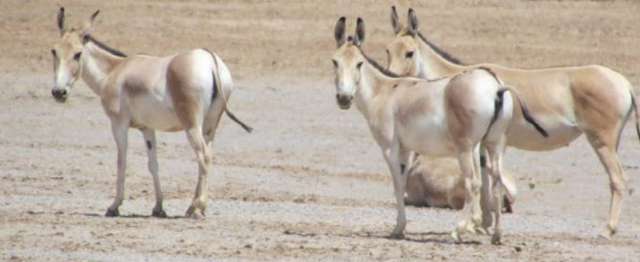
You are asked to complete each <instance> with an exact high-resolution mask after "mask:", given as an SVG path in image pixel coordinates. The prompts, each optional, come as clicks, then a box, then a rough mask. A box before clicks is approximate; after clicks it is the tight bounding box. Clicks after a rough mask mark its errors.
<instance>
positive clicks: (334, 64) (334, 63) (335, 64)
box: [332, 60, 338, 68]
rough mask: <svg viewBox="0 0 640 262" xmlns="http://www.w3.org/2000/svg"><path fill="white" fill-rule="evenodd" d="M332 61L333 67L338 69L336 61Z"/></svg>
mask: <svg viewBox="0 0 640 262" xmlns="http://www.w3.org/2000/svg"><path fill="white" fill-rule="evenodd" d="M332 61H333V67H335V68H338V61H336V60H332Z"/></svg>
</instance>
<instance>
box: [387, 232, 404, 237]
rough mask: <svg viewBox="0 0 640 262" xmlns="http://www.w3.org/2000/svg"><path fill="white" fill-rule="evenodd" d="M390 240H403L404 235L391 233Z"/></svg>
mask: <svg viewBox="0 0 640 262" xmlns="http://www.w3.org/2000/svg"><path fill="white" fill-rule="evenodd" d="M389 238H390V239H404V233H402V232H395V231H394V232H392V233H391V235H389Z"/></svg>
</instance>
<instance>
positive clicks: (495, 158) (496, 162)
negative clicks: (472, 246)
mask: <svg viewBox="0 0 640 262" xmlns="http://www.w3.org/2000/svg"><path fill="white" fill-rule="evenodd" d="M486 145H487V153H488V154H489V160H490V161H491V165H490V167H489V170H488V171H489V172H488V173H489V174H490V175H491V178H492V179H491V180H492V183H491V190H492V195H491V196H492V198H491V204H492V206H493V209H492V213H493V214H494V215H495V219H494V228H493V236H492V238H491V243H492V244H494V245H499V244H500V243H501V238H502V229H501V228H500V217H501V215H502V201H503V199H504V196H503V193H502V188H503V184H502V159H503V152H504V148H505V146H506V137H503V139H501V140H500V141H498V142H495V143H487V144H486Z"/></svg>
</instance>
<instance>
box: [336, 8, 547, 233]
mask: <svg viewBox="0 0 640 262" xmlns="http://www.w3.org/2000/svg"><path fill="white" fill-rule="evenodd" d="M345 21H346V19H345V18H344V17H342V18H340V19H339V20H338V22H337V23H336V27H335V40H336V43H337V48H338V50H337V51H336V52H335V54H334V55H333V63H334V66H335V74H336V81H335V83H336V89H337V94H336V99H337V102H338V105H339V106H340V108H342V109H345V110H346V109H349V108H350V106H351V104H352V102H355V105H356V107H357V108H358V110H359V111H360V112H361V113H362V114H363V116H364V117H365V118H366V120H367V122H368V124H369V128H370V129H371V132H372V134H373V137H374V138H375V140H376V142H377V143H378V145H379V146H380V148H381V150H382V153H383V156H384V158H385V160H386V161H387V164H388V165H389V169H390V170H391V174H392V177H393V185H394V192H395V198H396V207H397V212H398V217H397V224H396V228H395V229H394V231H393V232H392V237H397V238H401V237H403V232H404V229H405V226H406V217H405V208H404V196H405V189H406V179H407V174H406V170H404V171H401V170H402V168H401V166H405V167H406V166H408V164H409V163H408V161H409V158H410V155H411V153H412V152H415V153H418V154H420V155H425V156H454V155H455V156H457V158H458V162H459V165H460V168H461V171H462V174H463V177H464V184H465V204H464V210H463V213H465V214H466V216H465V217H464V218H463V219H462V220H461V221H460V223H459V224H458V226H457V228H456V230H455V231H454V232H453V233H452V237H453V238H454V239H456V240H461V238H462V236H463V235H464V234H467V233H471V234H475V233H476V231H480V232H485V228H486V225H485V224H483V219H484V218H483V217H482V215H483V212H481V208H482V209H483V210H484V211H485V212H484V213H485V214H489V215H491V212H493V213H494V214H495V231H494V236H493V240H494V241H493V242H494V243H497V242H499V241H500V235H501V232H500V229H499V218H500V209H501V201H495V200H494V201H492V204H493V206H492V207H488V206H482V207H481V203H480V186H481V185H482V183H481V180H480V177H479V176H480V160H479V148H480V143H482V144H483V147H485V148H486V149H487V153H488V157H489V159H490V161H491V162H492V165H491V168H490V169H489V170H490V172H491V175H492V176H493V177H494V182H493V183H492V185H491V186H492V191H493V192H494V194H493V195H494V196H495V197H498V196H502V193H501V188H502V185H501V178H500V177H501V166H502V153H503V151H504V144H505V142H504V140H505V135H504V134H505V132H506V130H507V128H508V124H509V123H510V121H511V114H512V111H513V110H512V106H513V104H512V99H511V95H516V96H517V93H514V92H515V91H514V90H513V89H512V88H511V87H508V86H503V85H502V84H501V83H500V81H499V79H497V78H496V77H495V75H493V73H492V72H490V71H489V70H486V69H478V70H473V71H468V72H465V73H462V74H458V75H455V76H453V77H445V78H441V79H437V80H433V81H426V80H422V79H417V78H412V77H399V76H397V75H393V74H390V73H388V72H386V71H385V70H384V69H382V68H381V67H380V66H379V65H378V64H377V63H376V62H375V61H373V60H372V59H370V58H368V57H367V56H366V54H365V53H364V52H363V51H362V50H361V45H362V43H363V41H364V39H365V38H364V37H365V30H364V22H363V21H362V19H360V18H358V21H357V26H356V33H355V35H353V36H349V37H346V34H345ZM506 91H511V92H510V93H511V95H508V96H504V95H503V93H504V92H506ZM521 102H522V103H521V109H522V110H523V111H524V112H523V113H524V115H526V116H528V117H527V120H528V121H530V123H531V124H533V125H534V126H535V127H536V129H538V130H539V131H540V133H541V134H542V135H546V133H545V132H544V130H543V129H542V128H541V127H540V126H539V125H538V124H537V123H536V122H535V120H533V118H531V117H530V116H529V115H528V112H527V110H526V107H525V106H524V105H525V103H524V101H523V100H521Z"/></svg>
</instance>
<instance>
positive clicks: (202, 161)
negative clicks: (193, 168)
mask: <svg viewBox="0 0 640 262" xmlns="http://www.w3.org/2000/svg"><path fill="white" fill-rule="evenodd" d="M187 138H188V139H189V143H190V144H191V146H192V147H193V150H194V151H195V152H196V156H197V158H198V171H199V172H198V185H197V186H196V193H195V196H194V198H193V202H192V203H191V206H189V209H187V212H186V216H187V217H191V218H203V217H204V216H205V210H206V208H207V176H208V174H209V165H210V164H211V152H210V149H209V147H208V146H207V145H206V143H205V141H204V138H203V137H202V131H201V128H200V127H197V128H190V129H188V130H187Z"/></svg>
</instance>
